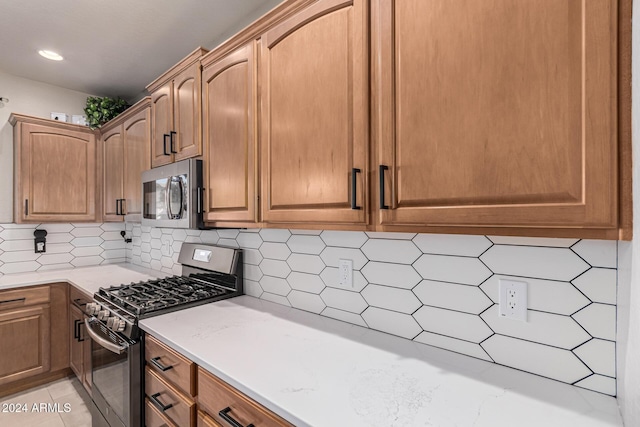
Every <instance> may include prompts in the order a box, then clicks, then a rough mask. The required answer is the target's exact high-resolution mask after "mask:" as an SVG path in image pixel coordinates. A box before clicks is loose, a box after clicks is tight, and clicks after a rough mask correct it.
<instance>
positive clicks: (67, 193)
mask: <svg viewBox="0 0 640 427" xmlns="http://www.w3.org/2000/svg"><path fill="white" fill-rule="evenodd" d="M20 126H21V128H20V131H19V132H20V135H19V138H18V143H17V144H16V150H17V152H16V159H17V160H16V161H17V162H19V166H18V167H19V172H18V174H17V175H18V176H17V180H16V200H15V202H16V204H17V206H16V216H15V219H16V221H17V222H49V221H53V222H55V221H63V220H64V221H65V222H71V221H95V220H96V199H95V193H96V140H95V135H94V134H93V133H92V132H80V131H72V130H66V129H60V128H55V127H48V126H43V125H37V124H32V123H22V124H20Z"/></svg>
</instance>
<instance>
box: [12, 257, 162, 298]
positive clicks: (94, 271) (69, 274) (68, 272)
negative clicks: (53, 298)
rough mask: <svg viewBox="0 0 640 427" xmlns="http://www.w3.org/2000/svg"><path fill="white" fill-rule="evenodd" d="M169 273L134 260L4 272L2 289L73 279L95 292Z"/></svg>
mask: <svg viewBox="0 0 640 427" xmlns="http://www.w3.org/2000/svg"><path fill="white" fill-rule="evenodd" d="M165 276H166V274H165V273H161V272H159V271H155V270H149V269H147V268H143V267H138V266H136V265H133V264H109V265H101V266H94V267H79V268H69V269H65V270H48V271H42V272H37V271H36V272H33V273H15V274H5V275H3V276H0V290H2V289H9V288H18V287H23V286H33V285H42V284H48V283H55V282H69V283H71V284H72V285H74V286H75V287H76V288H78V289H81V290H84V291H85V292H87V293H88V294H89V295H93V294H94V293H96V292H97V291H98V289H99V288H100V287H107V286H115V285H122V284H128V283H131V282H139V281H141V280H150V279H155V278H158V277H165Z"/></svg>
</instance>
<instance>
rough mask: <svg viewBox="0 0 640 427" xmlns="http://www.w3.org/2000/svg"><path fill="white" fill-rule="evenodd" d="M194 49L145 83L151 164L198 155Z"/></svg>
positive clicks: (198, 101)
mask: <svg viewBox="0 0 640 427" xmlns="http://www.w3.org/2000/svg"><path fill="white" fill-rule="evenodd" d="M207 52H208V51H207V50H205V49H202V48H198V49H196V50H195V51H193V52H192V53H191V54H190V55H189V56H187V57H186V58H184V59H183V60H182V61H181V62H180V63H179V64H177V65H176V66H174V67H173V68H171V69H170V70H169V71H167V72H166V73H165V74H163V75H162V76H160V77H159V78H158V79H156V80H155V81H154V82H153V83H151V84H150V85H149V86H147V90H148V91H149V92H150V93H151V115H152V134H151V165H152V167H157V166H161V165H166V164H168V163H172V162H174V161H178V160H183V159H187V158H190V157H196V156H199V155H201V154H202V123H201V122H202V117H201V100H202V95H201V66H200V58H201V57H202V56H203V55H204V54H206V53H207Z"/></svg>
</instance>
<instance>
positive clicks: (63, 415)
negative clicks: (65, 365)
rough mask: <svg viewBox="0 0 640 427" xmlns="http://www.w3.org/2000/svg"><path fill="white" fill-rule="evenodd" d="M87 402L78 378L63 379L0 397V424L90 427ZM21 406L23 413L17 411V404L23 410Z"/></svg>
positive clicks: (30, 426)
mask: <svg viewBox="0 0 640 427" xmlns="http://www.w3.org/2000/svg"><path fill="white" fill-rule="evenodd" d="M89 402H90V398H89V395H88V394H87V392H86V391H85V390H84V388H83V387H82V385H81V384H80V381H78V379H77V378H75V377H71V378H65V379H62V380H58V381H55V382H52V383H49V384H45V385H42V386H40V387H37V388H33V389H30V390H27V391H24V392H22V393H18V394H13V395H10V396H7V397H4V398H2V399H1V400H0V426H2V427H14V426H16V427H85V426H86V427H90V426H91V413H90V412H89V407H88V405H87V404H88V403H89ZM34 404H35V405H36V406H34ZM56 404H57V405H56ZM25 405H26V412H17V407H18V406H20V409H22V410H24V409H25ZM65 409H66V410H67V412H65Z"/></svg>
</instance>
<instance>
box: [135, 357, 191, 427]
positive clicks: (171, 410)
mask: <svg viewBox="0 0 640 427" xmlns="http://www.w3.org/2000/svg"><path fill="white" fill-rule="evenodd" d="M145 392H146V395H147V397H148V398H149V399H150V401H151V404H152V405H154V406H155V404H154V402H153V401H154V399H155V400H156V402H158V403H157V404H158V405H163V406H165V407H167V406H170V407H168V408H166V409H165V410H161V409H160V408H159V407H158V406H156V408H157V409H158V410H159V411H160V412H162V414H163V415H164V416H165V417H166V418H167V419H168V420H170V421H171V422H173V423H174V424H176V425H178V426H180V427H189V426H195V420H196V404H195V402H194V401H193V400H192V399H190V398H189V397H187V396H185V395H184V394H183V393H182V392H180V391H179V390H178V389H176V388H175V387H173V386H172V385H170V384H169V383H168V382H166V381H164V380H163V379H162V378H160V376H158V374H156V373H155V372H154V371H152V370H151V369H150V368H149V367H146V368H145Z"/></svg>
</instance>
